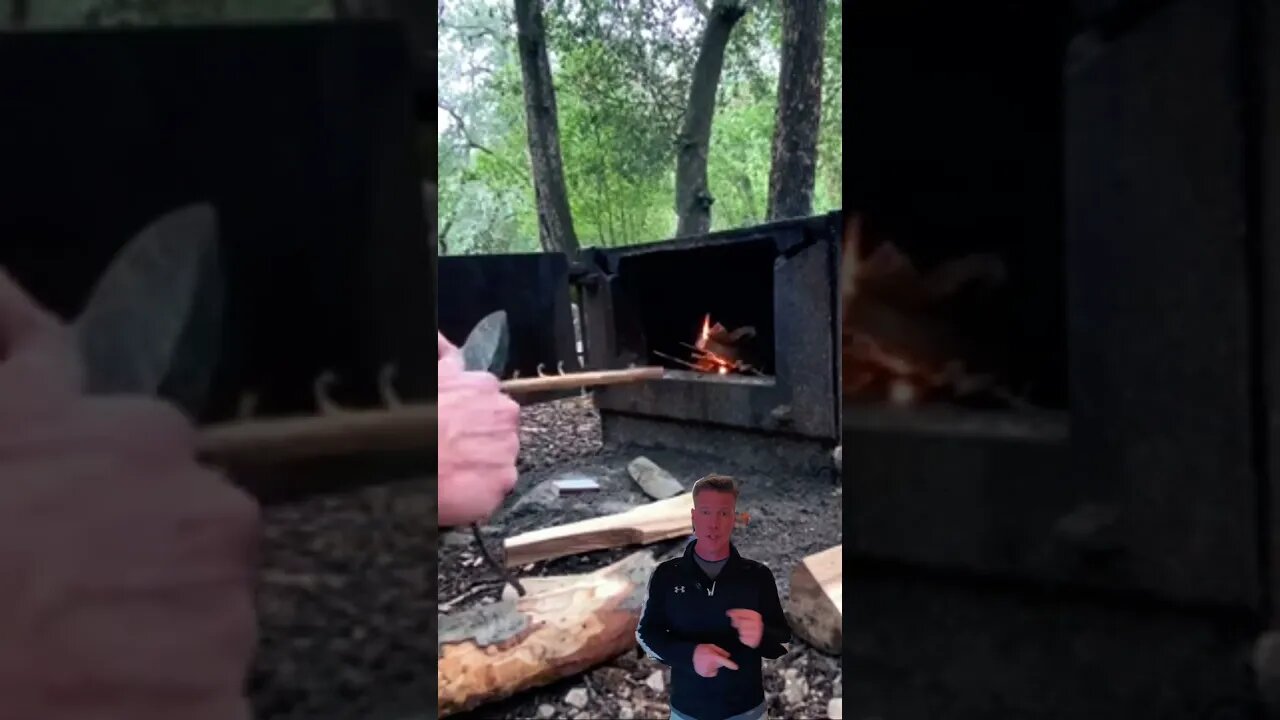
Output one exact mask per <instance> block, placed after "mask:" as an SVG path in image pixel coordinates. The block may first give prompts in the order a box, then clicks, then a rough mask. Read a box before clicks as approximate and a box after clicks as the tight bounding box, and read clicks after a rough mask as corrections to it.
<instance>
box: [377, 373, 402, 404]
mask: <svg viewBox="0 0 1280 720" xmlns="http://www.w3.org/2000/svg"><path fill="white" fill-rule="evenodd" d="M395 377H396V366H395V363H387V364H386V365H383V366H382V369H381V370H380V371H378V396H379V397H381V398H382V403H383V404H384V405H386V406H387V407H392V408H394V407H400V406H401V405H404V402H402V401H401V400H400V395H399V394H398V393H397V392H396V388H395V384H394V383H395Z"/></svg>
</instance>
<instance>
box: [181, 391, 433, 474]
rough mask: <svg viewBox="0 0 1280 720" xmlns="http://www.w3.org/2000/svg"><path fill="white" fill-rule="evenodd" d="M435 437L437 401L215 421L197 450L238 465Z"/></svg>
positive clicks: (405, 446)
mask: <svg viewBox="0 0 1280 720" xmlns="http://www.w3.org/2000/svg"><path fill="white" fill-rule="evenodd" d="M435 442H436V406H435V404H434V403H432V404H430V405H425V404H424V405H405V406H402V407H397V408H390V409H386V410H351V411H343V412H339V413H332V414H328V415H313V416H308V417H297V418H278V419H264V420H243V421H238V422H229V423H221V424H217V425H211V426H208V427H205V428H203V429H202V430H201V431H200V434H199V437H198V438H197V440H196V454H197V455H198V456H199V457H200V458H201V459H203V460H206V461H210V462H213V463H216V464H233V465H234V464H236V463H238V462H243V461H259V460H264V459H265V460H271V461H277V460H292V459H297V458H305V457H325V456H333V455H346V454H349V453H353V452H367V451H388V450H421V449H424V448H429V447H431V445H433V444H434V443H435Z"/></svg>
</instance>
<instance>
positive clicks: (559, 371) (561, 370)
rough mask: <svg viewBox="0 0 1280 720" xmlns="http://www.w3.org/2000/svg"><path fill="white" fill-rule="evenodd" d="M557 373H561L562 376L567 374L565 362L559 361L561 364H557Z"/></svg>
mask: <svg viewBox="0 0 1280 720" xmlns="http://www.w3.org/2000/svg"><path fill="white" fill-rule="evenodd" d="M556 372H557V373H559V374H561V375H564V374H565V372H564V361H563V360H561V361H559V362H557V363H556Z"/></svg>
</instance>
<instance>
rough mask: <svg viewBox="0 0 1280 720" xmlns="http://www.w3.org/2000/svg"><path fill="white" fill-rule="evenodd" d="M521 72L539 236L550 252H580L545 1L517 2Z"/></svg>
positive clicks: (569, 254) (544, 247)
mask: <svg viewBox="0 0 1280 720" xmlns="http://www.w3.org/2000/svg"><path fill="white" fill-rule="evenodd" d="M515 2H516V31H517V41H518V45H519V49H520V71H521V73H522V74H523V76H524V116H525V124H526V125H527V126H528V131H529V159H530V162H531V163H532V166H533V194H534V198H535V200H536V201H537V206H538V230H539V232H538V236H539V238H540V239H541V241H542V248H543V249H544V250H546V251H547V252H562V253H564V254H565V255H567V256H568V257H569V260H570V261H572V260H574V259H576V258H577V256H578V236H577V234H576V233H575V232H574V230H573V216H572V214H571V213H570V211H569V190H568V188H566V187H565V184H564V166H563V164H562V161H561V157H560V120H559V118H558V117H557V115H556V89H555V85H554V84H553V83H552V82H551V62H550V60H548V59H547V34H546V31H545V29H544V27H543V23H542V0H515Z"/></svg>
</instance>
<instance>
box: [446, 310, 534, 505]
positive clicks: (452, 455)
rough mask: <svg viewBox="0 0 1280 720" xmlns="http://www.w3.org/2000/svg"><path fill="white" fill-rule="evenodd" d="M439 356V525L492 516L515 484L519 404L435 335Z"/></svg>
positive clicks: (452, 347) (496, 380)
mask: <svg viewBox="0 0 1280 720" xmlns="http://www.w3.org/2000/svg"><path fill="white" fill-rule="evenodd" d="M436 348H437V353H438V355H439V361H438V363H437V365H438V368H439V386H438V390H437V401H436V402H437V407H438V408H439V428H440V430H439V448H438V450H437V454H436V457H437V472H438V478H439V490H438V496H437V502H438V505H439V508H440V520H439V522H440V525H441V526H444V527H453V526H457V525H465V524H468V523H473V522H479V521H482V520H485V519H486V518H488V517H489V516H490V515H491V514H492V513H493V511H494V510H496V509H497V507H498V506H499V505H501V504H502V500H503V498H505V497H506V496H507V494H508V493H510V492H511V488H513V487H514V486H515V483H516V455H517V454H519V452H520V436H519V427H520V406H519V405H517V404H516V403H515V401H514V400H512V399H511V398H509V397H507V396H506V395H503V394H502V390H501V388H500V387H499V385H498V379H497V378H496V377H494V376H493V375H490V374H489V373H486V372H472V371H467V370H465V369H464V367H463V364H462V354H461V353H460V352H459V351H458V349H457V348H456V347H454V346H453V345H451V344H450V343H449V341H448V340H446V339H445V338H444V336H443V335H440V334H439V333H437V335H436Z"/></svg>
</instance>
